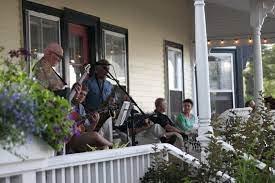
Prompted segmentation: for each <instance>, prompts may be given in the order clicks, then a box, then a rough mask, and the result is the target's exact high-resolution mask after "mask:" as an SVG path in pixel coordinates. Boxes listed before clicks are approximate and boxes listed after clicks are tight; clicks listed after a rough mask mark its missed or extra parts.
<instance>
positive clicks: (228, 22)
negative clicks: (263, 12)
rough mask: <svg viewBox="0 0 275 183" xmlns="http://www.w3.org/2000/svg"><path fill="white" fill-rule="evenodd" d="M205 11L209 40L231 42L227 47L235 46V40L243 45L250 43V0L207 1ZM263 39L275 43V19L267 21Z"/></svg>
mask: <svg viewBox="0 0 275 183" xmlns="http://www.w3.org/2000/svg"><path fill="white" fill-rule="evenodd" d="M205 9H206V10H205V11H206V25H207V35H208V39H209V40H216V41H218V40H221V39H223V40H225V41H226V40H230V43H229V44H227V45H233V44H234V41H232V40H234V39H240V43H241V44H247V43H248V42H247V41H248V39H249V38H250V37H252V28H251V26H250V13H249V11H250V3H249V0H207V1H206V6H205ZM262 38H267V40H268V43H275V18H274V17H273V18H272V17H267V18H266V19H265V22H264V25H263V29H262ZM227 43H228V42H227Z"/></svg>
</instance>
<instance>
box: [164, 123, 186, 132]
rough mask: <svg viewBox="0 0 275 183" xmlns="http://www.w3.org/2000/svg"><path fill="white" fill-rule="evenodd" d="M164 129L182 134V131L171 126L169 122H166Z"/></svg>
mask: <svg viewBox="0 0 275 183" xmlns="http://www.w3.org/2000/svg"><path fill="white" fill-rule="evenodd" d="M164 129H165V130H166V131H167V132H177V133H180V134H182V133H183V132H182V131H181V130H179V129H177V128H175V127H173V126H171V125H170V124H167V125H165V127H164Z"/></svg>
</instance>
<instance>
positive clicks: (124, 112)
mask: <svg viewBox="0 0 275 183" xmlns="http://www.w3.org/2000/svg"><path fill="white" fill-rule="evenodd" d="M131 106H132V105H131V102H128V101H124V102H123V105H122V107H121V109H120V112H119V115H118V117H117V119H116V121H115V126H116V127H119V126H121V125H123V123H124V121H125V120H126V119H127V118H128V117H129V115H130V113H131V110H132V107H131Z"/></svg>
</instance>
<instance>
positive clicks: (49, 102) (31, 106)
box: [0, 48, 72, 151]
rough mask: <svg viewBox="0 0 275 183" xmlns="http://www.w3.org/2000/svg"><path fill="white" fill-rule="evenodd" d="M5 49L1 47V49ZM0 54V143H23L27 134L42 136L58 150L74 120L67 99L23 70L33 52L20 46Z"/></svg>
mask: <svg viewBox="0 0 275 183" xmlns="http://www.w3.org/2000/svg"><path fill="white" fill-rule="evenodd" d="M2 51H3V49H1V48H0V53H1V52H2ZM9 54H10V57H3V56H0V144H1V145H2V146H3V147H4V148H7V149H9V148H11V147H13V146H14V145H17V144H22V143H24V141H25V137H26V135H27V134H30V133H31V134H33V135H35V136H39V137H41V138H42V139H43V140H45V141H46V142H47V143H48V144H49V145H50V146H52V147H53V148H54V149H55V150H57V151H59V150H61V148H62V147H63V144H64V141H66V139H68V138H69V137H70V135H71V126H72V121H70V120H68V119H67V118H66V115H67V114H68V112H69V110H70V105H69V103H68V101H67V100H65V99H63V98H61V97H57V96H55V95H54V94H53V93H52V92H50V91H49V90H47V89H45V88H43V87H42V86H41V85H40V84H38V83H37V82H36V81H34V80H33V79H32V78H29V77H28V75H27V73H26V72H24V71H23V70H24V67H25V66H26V61H25V60H26V58H30V57H31V56H32V54H30V53H29V52H27V51H25V50H23V49H19V50H12V51H10V52H9Z"/></svg>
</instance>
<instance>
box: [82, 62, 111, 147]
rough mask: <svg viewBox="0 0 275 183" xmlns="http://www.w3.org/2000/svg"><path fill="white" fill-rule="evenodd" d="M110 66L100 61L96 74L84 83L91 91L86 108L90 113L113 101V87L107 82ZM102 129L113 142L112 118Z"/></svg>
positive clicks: (87, 97)
mask: <svg viewBox="0 0 275 183" xmlns="http://www.w3.org/2000/svg"><path fill="white" fill-rule="evenodd" d="M110 65H111V64H110V63H109V62H108V61H107V60H105V59H102V60H99V61H98V62H97V63H96V66H95V70H94V73H93V74H92V75H91V77H90V78H89V79H87V80H85V81H84V84H85V85H86V86H87V87H88V90H89V92H88V94H87V96H86V100H85V108H86V109H87V110H88V111H94V110H98V109H100V108H101V107H103V106H104V105H106V104H108V103H111V102H112V101H113V96H112V95H113V85H112V84H111V83H110V82H109V81H107V80H106V77H107V74H108V71H109V66H110ZM101 120H105V119H104V117H101ZM102 128H103V129H102V131H103V134H104V136H105V137H106V138H107V139H108V140H109V141H111V142H112V140H113V137H112V118H109V119H108V120H107V121H106V122H105V123H104V124H103V127H102Z"/></svg>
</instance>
